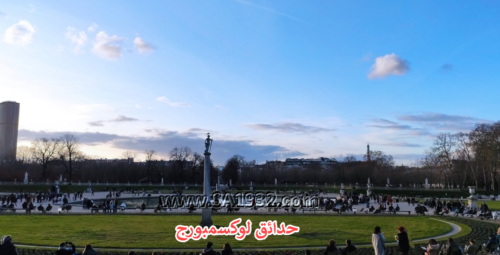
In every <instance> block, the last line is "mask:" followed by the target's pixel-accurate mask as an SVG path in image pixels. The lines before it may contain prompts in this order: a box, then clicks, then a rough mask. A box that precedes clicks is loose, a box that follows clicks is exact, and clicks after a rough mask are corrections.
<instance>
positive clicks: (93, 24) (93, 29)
mask: <svg viewBox="0 0 500 255" xmlns="http://www.w3.org/2000/svg"><path fill="white" fill-rule="evenodd" d="M97 27H99V26H98V25H97V24H96V23H92V25H91V26H90V27H89V28H88V29H87V30H88V31H89V32H90V33H93V32H94V31H95V30H96V28H97Z"/></svg>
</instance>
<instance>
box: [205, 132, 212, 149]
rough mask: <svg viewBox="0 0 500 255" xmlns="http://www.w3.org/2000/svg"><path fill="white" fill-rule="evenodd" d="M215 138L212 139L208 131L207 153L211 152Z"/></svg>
mask: <svg viewBox="0 0 500 255" xmlns="http://www.w3.org/2000/svg"><path fill="white" fill-rule="evenodd" d="M212 142H213V140H212V139H210V133H207V139H205V154H208V153H210V149H211V148H212Z"/></svg>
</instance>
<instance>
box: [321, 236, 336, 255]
mask: <svg viewBox="0 0 500 255" xmlns="http://www.w3.org/2000/svg"><path fill="white" fill-rule="evenodd" d="M337 251H338V250H337V247H336V246H335V240H333V239H330V242H329V244H328V246H326V249H325V252H323V255H328V254H329V253H333V252H337Z"/></svg>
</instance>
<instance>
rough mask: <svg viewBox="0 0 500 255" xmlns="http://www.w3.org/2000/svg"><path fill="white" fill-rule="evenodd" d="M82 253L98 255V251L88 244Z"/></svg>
mask: <svg viewBox="0 0 500 255" xmlns="http://www.w3.org/2000/svg"><path fill="white" fill-rule="evenodd" d="M82 255H97V252H96V251H95V250H94V249H93V248H92V245H90V244H87V245H85V249H83V251H82Z"/></svg>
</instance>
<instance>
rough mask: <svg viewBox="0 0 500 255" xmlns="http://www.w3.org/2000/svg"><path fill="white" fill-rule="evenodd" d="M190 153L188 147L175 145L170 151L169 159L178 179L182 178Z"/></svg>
mask: <svg viewBox="0 0 500 255" xmlns="http://www.w3.org/2000/svg"><path fill="white" fill-rule="evenodd" d="M192 154H193V152H192V151H191V149H190V148H189V147H175V148H173V149H172V150H171V151H170V160H171V161H173V163H174V169H175V172H176V173H177V175H178V177H179V180H183V179H184V171H185V170H186V165H187V161H188V159H189V158H190V157H191V155H192Z"/></svg>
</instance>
